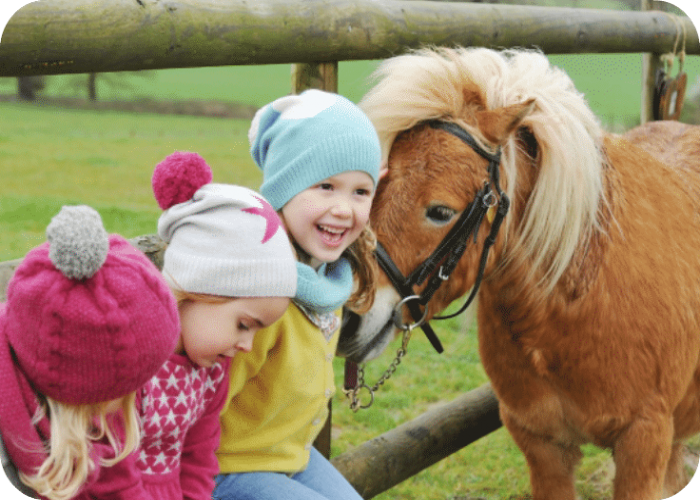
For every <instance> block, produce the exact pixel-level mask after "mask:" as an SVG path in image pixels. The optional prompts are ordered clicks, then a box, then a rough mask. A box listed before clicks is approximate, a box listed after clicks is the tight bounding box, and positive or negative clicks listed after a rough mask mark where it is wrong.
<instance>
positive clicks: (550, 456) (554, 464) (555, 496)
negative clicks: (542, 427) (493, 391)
mask: <svg viewBox="0 0 700 500" xmlns="http://www.w3.org/2000/svg"><path fill="white" fill-rule="evenodd" d="M501 420H502V421H503V424H504V425H505V426H506V428H507V429H508V431H509V432H510V435H511V436H512V437H513V440H514V441H515V443H516V444H517V445H518V447H519V448H520V450H521V451H522V452H523V454H524V455H525V459H526V460H527V464H528V466H529V468H530V485H531V487H532V498H533V500H576V490H575V488H574V471H575V469H576V465H578V462H579V461H580V460H581V457H582V453H581V450H580V448H579V447H578V446H574V445H563V444H560V443H556V442H555V441H553V440H551V439H548V438H547V437H544V436H539V435H536V434H533V433H531V432H530V431H528V430H527V429H526V428H524V427H522V426H521V425H520V424H519V423H518V422H517V421H516V420H515V419H513V417H512V416H511V415H509V414H508V412H507V411H501Z"/></svg>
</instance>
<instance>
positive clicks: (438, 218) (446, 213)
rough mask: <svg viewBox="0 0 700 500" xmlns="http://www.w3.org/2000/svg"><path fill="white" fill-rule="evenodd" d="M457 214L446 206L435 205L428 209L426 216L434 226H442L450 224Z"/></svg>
mask: <svg viewBox="0 0 700 500" xmlns="http://www.w3.org/2000/svg"><path fill="white" fill-rule="evenodd" d="M456 213H457V211H456V210H453V209H451V208H450V207H446V206H445V205H433V206H430V207H428V208H427V209H426V211H425V216H426V217H427V218H428V220H430V222H432V223H433V224H437V225H439V226H442V225H444V224H447V223H448V222H450V221H451V220H452V218H453V217H454V216H455V214H456Z"/></svg>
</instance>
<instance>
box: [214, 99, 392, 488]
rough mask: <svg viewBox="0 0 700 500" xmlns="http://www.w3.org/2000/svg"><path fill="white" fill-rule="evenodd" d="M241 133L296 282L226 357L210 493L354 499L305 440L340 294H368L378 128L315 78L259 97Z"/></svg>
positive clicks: (362, 304) (367, 298) (324, 378)
mask: <svg viewBox="0 0 700 500" xmlns="http://www.w3.org/2000/svg"><path fill="white" fill-rule="evenodd" d="M249 139H250V143H251V154H252V156H253V159H254V160H255V162H256V163H257V165H258V166H259V167H260V168H261V169H262V171H263V184H262V187H261V188H260V191H261V193H262V194H263V196H265V198H267V200H268V201H269V202H270V204H271V205H272V206H273V208H274V209H275V210H277V211H278V213H279V214H280V216H281V218H282V220H283V223H284V225H285V228H286V230H287V232H288V234H289V236H290V240H291V241H292V242H293V244H294V248H295V250H296V252H297V256H298V260H299V261H298V262H297V278H298V282H297V292H296V296H295V297H294V298H293V300H292V305H291V306H290V307H289V308H288V309H287V312H286V313H285V314H284V315H283V316H282V318H281V319H280V320H279V321H277V322H276V323H275V324H273V325H272V326H270V327H269V328H265V329H263V330H260V331H259V332H258V333H257V336H256V339H255V343H254V345H253V350H252V352H250V353H247V354H246V355H245V356H240V357H236V358H234V359H233V365H232V367H231V371H230V373H231V375H230V379H229V381H230V386H229V395H228V401H227V402H226V403H225V406H224V409H223V411H222V414H221V427H222V431H221V444H220V446H219V449H218V451H217V457H218V460H219V466H220V470H221V474H220V475H219V476H218V477H217V478H216V483H217V486H216V488H215V490H214V494H213V498H214V499H216V500H232V499H236V500H246V499H256V500H265V499H270V500H273V499H274V500H280V499H300V500H301V499H303V500H313V499H317V500H324V499H333V500H359V499H360V498H361V497H360V495H359V494H358V493H357V492H356V491H355V490H354V489H353V487H352V486H351V485H350V484H349V483H348V482H347V481H346V480H345V478H343V476H342V475H341V474H340V473H339V472H338V471H337V470H336V469H335V468H334V467H333V466H332V465H331V464H330V462H328V460H326V459H325V458H324V457H323V456H322V455H321V454H320V453H319V452H318V451H316V450H315V449H314V448H313V447H312V443H313V442H314V440H315V439H316V437H317V436H318V434H319V432H320V431H321V428H322V427H323V424H324V423H325V421H326V418H327V416H328V401H329V400H330V398H331V397H332V396H333V395H334V394H335V384H334V375H333V364H332V363H333V358H334V356H335V351H336V346H337V343H338V337H339V330H340V329H339V327H340V316H339V312H340V310H341V308H342V306H343V305H344V304H346V303H347V304H348V305H349V306H350V307H352V308H353V309H354V310H356V311H360V312H362V311H363V310H366V309H368V308H369V307H370V306H371V303H372V301H373V299H374V292H375V289H376V283H375V272H376V271H375V264H374V258H373V256H372V251H373V250H374V246H375V239H374V236H373V233H372V232H371V230H370V229H369V227H368V222H369V213H370V208H371V205H372V200H373V197H374V192H375V187H376V184H377V181H378V178H379V165H380V146H379V140H378V138H377V134H376V132H375V130H374V127H373V126H372V124H371V122H370V121H369V119H368V118H367V117H366V116H365V115H364V114H363V113H362V111H360V109H359V108H358V107H357V106H355V105H354V104H353V103H352V102H350V101H348V100H347V99H345V98H344V97H341V96H339V95H337V94H332V93H327V92H322V91H318V90H308V91H306V92H304V93H302V94H301V95H293V96H287V97H282V98H280V99H277V100H276V101H274V102H272V103H271V104H268V105H267V106H265V107H263V108H262V109H261V110H260V111H258V113H257V114H256V116H255V118H254V119H253V123H252V125H251V129H250V132H249Z"/></svg>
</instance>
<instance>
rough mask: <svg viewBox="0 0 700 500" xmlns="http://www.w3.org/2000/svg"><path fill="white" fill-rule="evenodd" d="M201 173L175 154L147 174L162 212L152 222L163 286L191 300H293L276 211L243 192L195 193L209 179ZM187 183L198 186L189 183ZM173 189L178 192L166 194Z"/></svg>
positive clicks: (190, 159)
mask: <svg viewBox="0 0 700 500" xmlns="http://www.w3.org/2000/svg"><path fill="white" fill-rule="evenodd" d="M204 167H205V168H206V169H208V168H209V167H208V165H206V163H205V162H204V160H202V159H201V157H200V156H199V155H197V154H196V153H183V152H178V153H174V154H172V155H170V156H168V157H167V158H166V159H165V160H164V161H163V162H161V163H160V164H159V165H158V166H156V170H155V171H154V174H153V190H154V193H155V195H156V199H157V200H158V202H159V204H160V205H161V207H162V208H165V209H166V210H165V212H164V213H163V215H161V217H160V219H159V221H158V235H159V236H160V237H161V238H162V239H163V240H164V241H166V242H167V243H168V247H167V249H166V251H165V259H164V265H163V274H164V275H165V277H166V279H168V280H169V281H171V282H172V283H173V284H174V285H175V286H176V287H178V288H181V289H182V290H185V291H187V292H193V293H204V294H210V295H220V296H225V297H293V296H294V294H295V292H296V286H297V271H296V259H295V257H294V254H293V251H292V246H291V244H290V242H289V238H288V237H287V234H286V232H285V229H284V226H283V225H282V222H281V220H280V218H279V216H278V215H277V213H276V212H275V210H274V209H273V208H272V207H271V206H270V204H269V203H268V202H267V201H266V200H265V199H264V198H263V197H262V195H260V194H258V193H256V192H254V191H252V190H250V189H248V188H245V187H242V186H233V185H228V184H213V183H204V185H202V186H201V187H199V186H197V184H201V183H202V181H204V182H207V179H209V180H210V179H211V174H209V175H208V176H207V175H202V174H201V171H200V170H201V169H202V168H204ZM193 169H195V170H197V173H194V174H193V173H192V170H193ZM194 178H197V179H201V180H200V181H199V182H197V183H194V184H193V183H192V179H194ZM178 186H180V187H182V188H183V189H184V190H183V191H182V192H179V193H178V194H173V192H174V191H175V192H176V193H177V192H178V189H179V187H178ZM192 190H194V193H191V191H192ZM161 202H162V203H161Z"/></svg>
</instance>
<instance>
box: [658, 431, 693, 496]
mask: <svg viewBox="0 0 700 500" xmlns="http://www.w3.org/2000/svg"><path fill="white" fill-rule="evenodd" d="M684 452H685V446H684V445H683V443H682V442H680V441H677V442H675V443H673V447H672V448H671V457H670V458H669V460H668V465H667V466H666V479H665V480H664V489H663V495H662V497H661V498H669V497H672V496H673V495H675V494H676V493H678V492H679V491H681V490H682V489H683V488H685V487H686V486H687V485H688V481H689V480H690V478H689V477H688V473H687V472H686V470H685V453H684Z"/></svg>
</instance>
